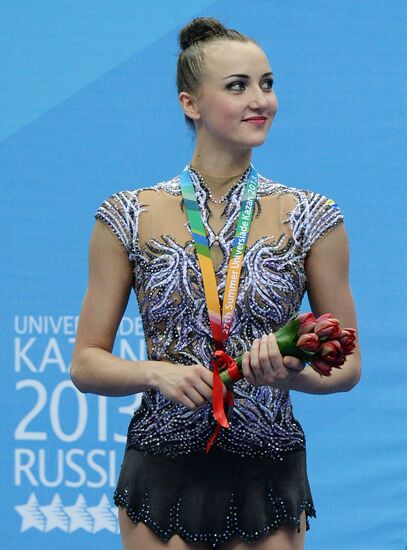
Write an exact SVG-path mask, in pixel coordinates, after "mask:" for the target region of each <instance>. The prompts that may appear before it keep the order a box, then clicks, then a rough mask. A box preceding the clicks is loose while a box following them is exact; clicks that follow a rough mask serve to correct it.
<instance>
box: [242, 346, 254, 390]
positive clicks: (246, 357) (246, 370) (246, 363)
mask: <svg viewBox="0 0 407 550" xmlns="http://www.w3.org/2000/svg"><path fill="white" fill-rule="evenodd" d="M242 372H243V376H244V377H245V378H246V380H247V381H248V382H249V383H250V384H253V385H254V384H256V379H255V377H254V375H253V373H252V370H251V368H250V351H245V352H244V354H243V358H242Z"/></svg>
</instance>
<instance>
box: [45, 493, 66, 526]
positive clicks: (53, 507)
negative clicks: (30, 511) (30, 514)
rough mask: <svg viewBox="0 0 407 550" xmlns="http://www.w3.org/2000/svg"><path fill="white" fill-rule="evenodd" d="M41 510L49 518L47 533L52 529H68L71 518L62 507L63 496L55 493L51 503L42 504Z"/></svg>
mask: <svg viewBox="0 0 407 550" xmlns="http://www.w3.org/2000/svg"><path fill="white" fill-rule="evenodd" d="M40 510H41V512H42V513H43V514H44V516H45V517H46V518H47V523H46V526H45V532H46V533H48V531H52V529H61V531H68V528H69V522H70V519H69V517H68V516H67V514H65V512H64V510H63V508H62V501H61V497H60V496H59V494H58V493H56V494H55V495H54V498H53V499H52V502H51V504H49V505H48V506H40Z"/></svg>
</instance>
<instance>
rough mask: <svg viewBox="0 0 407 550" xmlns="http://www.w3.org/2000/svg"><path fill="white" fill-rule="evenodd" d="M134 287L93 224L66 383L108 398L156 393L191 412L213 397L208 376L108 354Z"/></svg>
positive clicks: (197, 369) (115, 250)
mask: <svg viewBox="0 0 407 550" xmlns="http://www.w3.org/2000/svg"><path fill="white" fill-rule="evenodd" d="M132 282H133V268H132V264H131V262H130V261H129V259H128V255H127V253H126V251H125V250H124V248H123V247H122V245H121V244H120V242H119V240H118V239H117V238H116V236H115V235H114V234H113V233H112V232H111V231H110V229H109V228H108V227H107V226H106V225H105V224H104V223H102V222H101V221H99V220H98V221H96V224H95V227H94V230H93V233H92V238H91V242H90V251H89V282H88V289H87V291H86V294H85V298H84V301H83V304H82V310H81V314H80V318H79V324H78V331H77V335H76V343H75V348H74V353H73V359H72V365H71V379H72V382H73V383H74V385H75V386H76V387H77V388H78V389H79V390H80V391H82V392H90V393H96V394H100V395H108V396H123V395H131V394H134V393H138V392H141V391H145V390H147V389H151V388H156V389H159V390H160V391H161V392H162V393H163V394H164V395H165V396H166V397H168V398H169V399H172V400H173V401H177V402H178V403H181V404H184V405H185V406H187V407H188V408H191V409H195V408H196V407H198V406H201V405H203V404H204V403H206V402H207V401H208V400H209V399H210V397H211V395H212V373H211V372H210V371H209V370H208V369H206V368H205V367H203V366H202V365H192V366H190V367H188V366H184V365H183V366H182V367H181V366H179V365H175V364H173V363H169V362H164V361H137V362H135V361H128V360H124V359H121V358H119V357H116V356H115V355H113V354H112V349H113V344H114V340H115V337H116V333H117V329H118V327H119V324H120V321H121V318H122V316H123V313H124V311H125V309H126V305H127V302H128V299H129V295H130V291H131V288H132Z"/></svg>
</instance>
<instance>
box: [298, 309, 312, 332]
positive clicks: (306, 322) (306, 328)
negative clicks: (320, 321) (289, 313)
mask: <svg viewBox="0 0 407 550" xmlns="http://www.w3.org/2000/svg"><path fill="white" fill-rule="evenodd" d="M297 319H298V320H299V322H300V326H299V327H298V330H297V334H298V336H301V335H303V334H307V333H309V332H312V331H313V330H314V327H315V324H316V319H315V317H314V314H313V313H311V312H310V313H300V314H299V315H297Z"/></svg>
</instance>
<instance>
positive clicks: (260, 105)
mask: <svg viewBox="0 0 407 550" xmlns="http://www.w3.org/2000/svg"><path fill="white" fill-rule="evenodd" d="M267 99H268V97H267V93H266V92H264V90H262V89H261V88H260V86H254V87H253V89H252V91H251V95H250V101H249V107H250V109H253V110H258V109H265V108H266V107H267Z"/></svg>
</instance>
